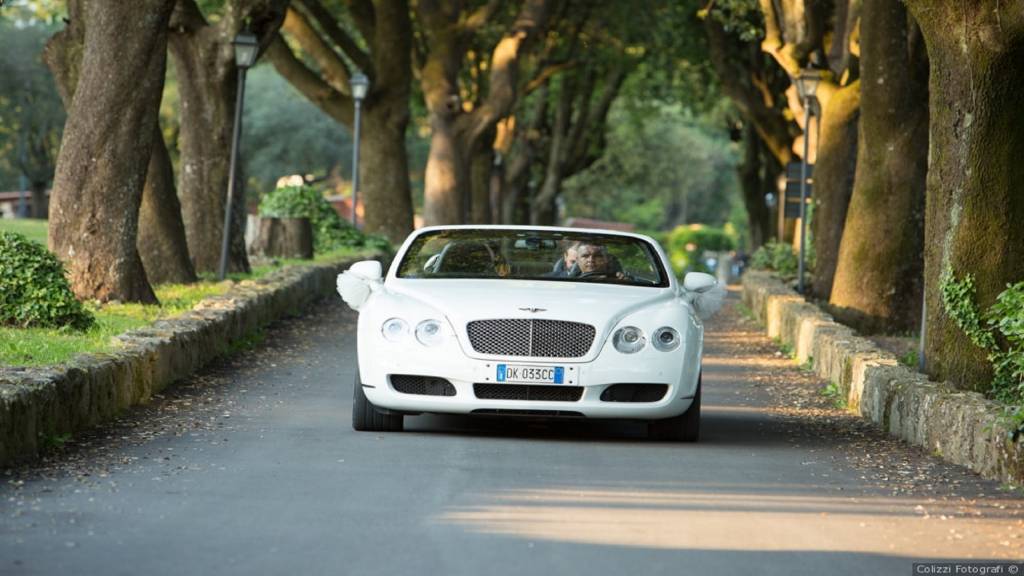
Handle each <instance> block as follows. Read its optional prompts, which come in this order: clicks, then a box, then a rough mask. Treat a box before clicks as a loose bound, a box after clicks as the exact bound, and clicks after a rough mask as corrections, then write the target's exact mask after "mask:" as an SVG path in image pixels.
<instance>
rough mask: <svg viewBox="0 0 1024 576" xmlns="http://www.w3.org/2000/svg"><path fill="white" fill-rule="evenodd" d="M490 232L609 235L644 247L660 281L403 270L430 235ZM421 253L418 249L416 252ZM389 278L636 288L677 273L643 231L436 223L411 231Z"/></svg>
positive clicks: (663, 283) (669, 281) (662, 284)
mask: <svg viewBox="0 0 1024 576" xmlns="http://www.w3.org/2000/svg"><path fill="white" fill-rule="evenodd" d="M488 232H490V233H492V234H493V235H494V236H495V239H499V238H500V237H502V236H511V235H517V236H530V235H540V236H549V237H550V239H552V240H556V241H561V240H566V239H579V238H580V237H586V238H589V239H597V240H601V239H602V238H606V239H607V240H606V241H605V242H611V243H623V241H624V240H628V241H631V242H633V243H636V244H637V245H638V246H639V247H642V250H643V254H644V255H645V256H646V257H647V258H648V259H649V260H650V262H651V264H652V265H653V268H654V270H653V271H654V272H656V273H657V275H658V281H657V282H655V281H654V280H647V279H644V280H645V281H643V282H637V281H629V280H626V279H617V278H585V279H584V278H576V277H564V276H562V277H551V276H541V275H529V276H516V275H512V276H501V277H489V276H481V277H475V276H470V277H459V276H422V275H412V274H409V273H408V272H406V273H403V272H402V269H403V267H405V266H406V263H407V262H408V259H409V258H410V257H411V256H413V255H412V252H413V250H414V249H415V248H416V246H417V244H418V245H419V246H422V245H423V244H424V243H425V242H426V241H428V240H429V239H430V238H431V237H434V236H438V235H441V234H453V233H454V234H455V235H459V233H465V234H466V235H467V236H468V237H467V238H465V239H466V240H471V241H472V240H478V239H479V238H478V237H475V238H474V237H472V236H474V235H486V234H487V233H488ZM418 255H419V252H418V251H417V254H416V256H418ZM388 278H392V279H397V280H402V281H415V280H427V281H433V280H474V281H482V280H500V281H526V282H561V283H573V284H600V285H610V286H628V287H636V288H658V289H665V288H671V287H672V286H673V285H674V283H675V277H674V275H673V274H671V273H670V272H669V268H668V267H667V263H666V260H665V257H664V253H663V251H662V249H661V248H660V246H658V245H657V244H656V242H655V241H654V240H653V239H652V238H649V237H647V236H643V235H640V234H628V233H621V232H616V231H611V230H596V229H586V228H561V227H536V226H436V227H429V228H422V229H420V230H417V231H416V232H414V233H413V234H411V235H410V236H409V237H408V238H407V239H406V241H405V242H404V243H403V245H402V247H401V249H400V250H399V252H398V254H397V255H396V258H395V260H394V261H393V263H392V266H391V267H390V270H389V273H388Z"/></svg>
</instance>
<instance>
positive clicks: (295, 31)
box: [281, 8, 350, 94]
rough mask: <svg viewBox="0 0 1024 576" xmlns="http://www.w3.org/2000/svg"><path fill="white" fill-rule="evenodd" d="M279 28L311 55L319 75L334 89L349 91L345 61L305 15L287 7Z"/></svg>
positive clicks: (348, 74) (348, 75)
mask: <svg viewBox="0 0 1024 576" xmlns="http://www.w3.org/2000/svg"><path fill="white" fill-rule="evenodd" d="M281 29H282V30H283V31H285V32H288V33H289V34H290V35H291V36H292V37H293V38H294V39H295V40H296V41H297V42H298V43H299V46H301V47H302V49H303V50H304V51H305V52H306V53H307V54H309V55H310V56H312V57H313V60H314V61H316V63H317V66H319V67H320V75H321V76H322V77H323V79H324V80H325V81H326V82H327V84H329V85H330V86H331V87H332V88H334V90H335V91H337V92H340V93H342V94H348V93H349V90H350V88H349V77H350V72H349V69H348V66H347V65H346V64H345V61H344V60H343V59H342V58H341V57H340V56H339V55H338V53H337V52H335V51H334V49H333V48H331V46H330V45H328V44H327V43H326V42H324V40H323V38H321V37H320V35H319V34H318V33H317V31H316V30H315V29H314V28H313V26H311V25H310V23H309V20H307V19H306V16H305V15H304V14H302V12H299V11H298V10H296V9H294V8H289V9H288V15H287V16H286V17H285V19H284V25H283V26H282V27H281Z"/></svg>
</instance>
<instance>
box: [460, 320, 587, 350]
mask: <svg viewBox="0 0 1024 576" xmlns="http://www.w3.org/2000/svg"><path fill="white" fill-rule="evenodd" d="M466 332H468V333H469V342H470V344H471V345H472V346H473V350H476V351H477V352H479V353H481V354H494V355H498V356H532V357H535V358H579V357H581V356H583V355H585V354H586V353H587V351H588V350H590V346H591V345H592V344H593V343H594V336H595V335H596V334H597V330H596V329H595V328H594V327H593V326H591V325H590V324H583V323H581V322H568V321H565V320H530V319H525V318H523V319H519V318H509V319H502V320H475V321H473V322H470V323H469V324H467V325H466Z"/></svg>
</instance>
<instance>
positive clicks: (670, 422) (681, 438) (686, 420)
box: [647, 375, 703, 442]
mask: <svg viewBox="0 0 1024 576" xmlns="http://www.w3.org/2000/svg"><path fill="white" fill-rule="evenodd" d="M702 388H703V386H701V377H700V376H699V375H698V376H697V392H696V393H695V394H694V396H693V402H692V403H690V407H689V408H687V409H686V412H683V413H682V414H680V415H679V416H676V417H674V418H665V419H664V420H653V421H651V422H649V423H648V424H647V436H648V437H649V438H650V439H652V440H669V441H674V442H696V441H698V440H700V392H701V389H702Z"/></svg>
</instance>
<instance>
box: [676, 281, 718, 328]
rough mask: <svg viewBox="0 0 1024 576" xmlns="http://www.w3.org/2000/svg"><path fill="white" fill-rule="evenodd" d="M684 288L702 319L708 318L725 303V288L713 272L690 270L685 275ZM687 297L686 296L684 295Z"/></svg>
mask: <svg viewBox="0 0 1024 576" xmlns="http://www.w3.org/2000/svg"><path fill="white" fill-rule="evenodd" d="M683 290H684V291H685V292H686V293H688V294H689V296H688V297H689V300H690V303H691V304H693V309H694V311H695V312H696V313H697V317H698V318H700V319H701V320H707V319H708V318H710V317H711V316H713V315H714V313H715V312H718V309H719V308H721V307H722V304H723V303H725V294H726V292H725V288H723V287H722V286H721V285H720V284H719V283H718V280H716V279H715V277H714V276H712V275H711V274H704V273H703V272H690V273H689V274H687V275H686V276H684V277H683ZM684 297H685V296H684Z"/></svg>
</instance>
